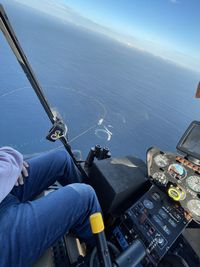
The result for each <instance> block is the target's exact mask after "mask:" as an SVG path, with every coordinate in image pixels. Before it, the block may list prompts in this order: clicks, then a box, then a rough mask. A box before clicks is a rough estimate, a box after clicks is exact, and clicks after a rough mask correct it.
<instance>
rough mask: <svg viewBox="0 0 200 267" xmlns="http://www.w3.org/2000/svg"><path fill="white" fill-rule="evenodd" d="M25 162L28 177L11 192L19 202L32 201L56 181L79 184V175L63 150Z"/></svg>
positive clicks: (64, 183) (65, 183)
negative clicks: (27, 166) (27, 165)
mask: <svg viewBox="0 0 200 267" xmlns="http://www.w3.org/2000/svg"><path fill="white" fill-rule="evenodd" d="M27 162H28V164H29V168H28V174H29V176H28V177H26V178H24V185H20V186H17V187H16V186H15V187H14V188H13V190H12V192H11V193H12V194H13V195H15V196H17V197H18V199H19V200H20V201H23V202H24V201H27V200H32V199H33V198H34V197H36V196H37V195H39V194H40V193H41V192H42V191H43V190H44V189H47V187H48V186H50V185H52V184H53V183H55V182H56V180H58V181H60V182H61V183H62V184H63V185H67V184H70V183H78V182H81V174H80V172H79V170H78V169H77V167H76V166H75V164H74V162H73V160H72V158H71V157H70V156H69V154H68V153H67V152H66V151H65V150H56V151H53V152H47V153H43V154H41V155H40V156H37V157H34V158H32V159H29V160H27Z"/></svg>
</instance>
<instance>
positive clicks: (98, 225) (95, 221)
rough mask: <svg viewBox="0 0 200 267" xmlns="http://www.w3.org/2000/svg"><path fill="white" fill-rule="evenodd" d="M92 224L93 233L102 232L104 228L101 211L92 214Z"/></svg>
mask: <svg viewBox="0 0 200 267" xmlns="http://www.w3.org/2000/svg"><path fill="white" fill-rule="evenodd" d="M90 226H91V229H92V233H93V234H98V233H101V232H102V231H103V230H104V223H103V218H102V215H101V213H100V212H97V213H94V214H92V215H91V216H90Z"/></svg>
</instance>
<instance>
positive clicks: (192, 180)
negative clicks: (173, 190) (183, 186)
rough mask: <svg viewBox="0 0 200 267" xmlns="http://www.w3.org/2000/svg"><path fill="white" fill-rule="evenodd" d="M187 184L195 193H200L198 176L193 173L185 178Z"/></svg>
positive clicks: (199, 178) (199, 177)
mask: <svg viewBox="0 0 200 267" xmlns="http://www.w3.org/2000/svg"><path fill="white" fill-rule="evenodd" d="M186 182H187V185H188V187H189V188H190V189H192V190H193V191H194V192H196V193H200V176H197V175H193V176H190V177H188V178H187V180H186Z"/></svg>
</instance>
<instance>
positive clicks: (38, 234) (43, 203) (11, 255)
mask: <svg viewBox="0 0 200 267" xmlns="http://www.w3.org/2000/svg"><path fill="white" fill-rule="evenodd" d="M27 162H28V163H29V169H28V172H29V176H28V177H27V178H25V183H24V185H22V186H19V187H14V189H13V190H12V192H11V193H10V194H9V195H8V196H7V197H6V198H5V199H4V200H3V201H2V202H1V203H0V266H1V267H26V266H32V264H33V263H34V262H35V261H36V260H37V258H38V257H39V256H40V255H42V254H43V252H44V251H45V250H46V249H47V248H49V247H50V246H52V245H53V244H54V243H55V241H56V240H58V239H59V238H61V237H62V236H63V235H64V234H65V233H66V232H68V231H69V230H72V231H73V232H75V234H76V235H77V236H78V237H79V238H80V239H82V240H84V241H86V242H88V243H90V244H91V243H92V242H94V240H93V237H92V233H91V230H90V225H89V220H88V218H89V215H90V214H92V213H94V212H97V211H100V206H99V203H98V200H97V197H96V194H95V192H94V190H93V189H92V188H91V187H90V186H89V185H86V184H81V183H78V182H79V181H80V178H81V176H80V173H79V171H78V169H77V168H76V166H75V165H74V164H73V162H72V160H71V158H70V156H69V155H68V154H67V152H65V151H56V152H51V153H47V154H42V155H40V156H39V157H35V158H32V159H30V160H28V161H27ZM56 180H58V181H59V182H61V183H62V184H63V185H64V184H65V186H64V187H62V188H60V189H59V190H57V191H54V192H52V193H50V194H48V195H47V196H45V197H42V198H39V199H37V200H33V199H34V198H35V197H36V196H37V195H38V194H40V193H41V192H42V191H43V190H44V189H46V188H47V187H48V186H50V185H52V184H53V183H54V182H55V181H56Z"/></svg>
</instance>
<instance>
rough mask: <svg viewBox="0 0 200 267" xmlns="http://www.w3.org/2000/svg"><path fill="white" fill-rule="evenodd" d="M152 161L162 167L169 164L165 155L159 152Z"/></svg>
mask: <svg viewBox="0 0 200 267" xmlns="http://www.w3.org/2000/svg"><path fill="white" fill-rule="evenodd" d="M154 161H155V163H156V164H157V166H158V167H160V168H164V167H166V166H167V165H168V164H169V161H168V159H167V157H166V156H165V155H161V154H159V155H157V156H155V158H154Z"/></svg>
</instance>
